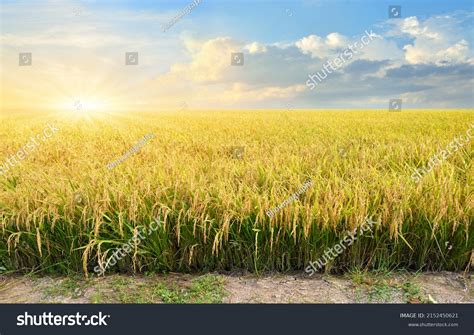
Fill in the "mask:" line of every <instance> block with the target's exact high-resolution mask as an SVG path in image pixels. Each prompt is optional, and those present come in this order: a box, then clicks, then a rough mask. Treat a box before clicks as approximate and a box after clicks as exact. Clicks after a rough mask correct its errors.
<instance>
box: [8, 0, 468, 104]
mask: <svg viewBox="0 0 474 335" xmlns="http://www.w3.org/2000/svg"><path fill="white" fill-rule="evenodd" d="M191 2H192V1H190V0H187V1H181V0H179V1H178V0H176V1H53V0H46V1H21V0H18V1H2V5H1V7H0V15H1V19H2V26H1V31H0V33H1V34H0V39H1V50H0V53H1V56H2V59H1V66H2V67H1V73H0V74H1V76H2V84H3V85H2V86H3V87H4V89H3V90H2V96H3V99H2V100H3V101H4V103H3V104H2V107H15V106H17V107H20V105H21V103H25V102H24V101H25V100H28V101H29V103H30V104H33V105H36V106H41V107H45V108H47V106H50V105H53V104H54V105H55V106H59V105H60V106H66V105H68V104H71V103H72V102H75V101H77V100H78V99H82V100H84V101H87V100H89V101H91V103H90V105H91V106H92V105H98V104H101V105H103V106H106V105H108V106H113V108H116V109H117V108H124V109H125V108H147V109H148V108H149V109H167V108H178V107H179V106H180V105H183V104H186V105H187V106H189V108H217V109H219V108H221V109H222V108H385V107H386V106H387V104H388V100H389V99H392V98H400V99H402V100H403V104H404V106H405V107H412V108H472V107H473V102H474V99H473V89H472V88H473V73H474V72H473V69H474V57H473V52H472V46H473V43H474V34H473V32H474V31H473V17H474V10H473V9H474V2H473V1H425V0H423V1H413V0H412V1H397V2H396V3H394V2H385V1H326V0H320V1H311V0H302V1H216V0H202V1H200V2H199V1H198V2H199V3H198V4H197V5H195V6H194V8H192V9H191V10H190V12H189V13H187V14H185V15H184V16H183V17H181V18H180V19H179V20H178V21H177V22H175V23H174V24H173V25H172V26H171V27H170V28H169V29H168V30H166V31H165V32H163V31H162V27H163V25H164V24H166V23H168V22H170V20H172V19H173V18H174V17H175V16H176V15H178V14H179V13H180V12H181V11H183V10H184V9H185V8H186V7H187V6H189V5H190V3H191ZM389 5H401V8H402V10H401V13H402V16H401V18H396V19H389V18H388V6H389ZM366 31H368V32H372V34H373V36H376V37H377V38H375V39H373V41H372V40H371V41H370V43H369V44H367V45H364V46H363V48H360V49H358V50H357V53H354V55H353V56H354V57H351V59H350V60H347V63H346V62H344V65H343V66H340V67H338V68H337V69H335V70H333V71H331V73H330V74H329V75H328V76H327V77H326V78H325V79H324V80H323V81H322V82H319V83H318V85H317V87H315V88H313V89H312V88H311V87H310V85H308V82H307V80H308V76H309V75H313V74H315V73H319V74H321V73H322V72H321V71H322V69H323V68H324V65H325V64H327V62H334V59H335V58H337V57H338V55H341V54H342V53H343V51H344V50H346V49H347V47H348V45H350V44H351V43H355V42H357V41H359V40H360V38H361V37H362V36H363V35H364V34H365V32H366ZM128 51H134V52H135V51H136V52H138V53H139V64H138V65H136V66H125V64H124V60H123V58H124V54H125V52H128ZM20 52H31V53H32V54H33V66H31V67H29V68H26V67H19V66H18V54H19V53H20ZM232 52H242V53H243V54H244V65H243V66H232V65H231V64H230V57H231V53H232ZM45 81H47V82H48V85H44V82H45ZM35 83H38V85H39V83H42V86H41V87H33V91H35V92H37V94H36V95H33V96H31V95H32V94H31V91H32V86H35V85H36V84H35ZM26 96H28V99H26V98H25V97H26ZM92 101H93V102H92ZM288 106H291V107H288Z"/></svg>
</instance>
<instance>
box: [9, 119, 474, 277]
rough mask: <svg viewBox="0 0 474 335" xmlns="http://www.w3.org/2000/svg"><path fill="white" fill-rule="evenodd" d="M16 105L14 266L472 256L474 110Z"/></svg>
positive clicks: (381, 261) (414, 260) (291, 264)
mask: <svg viewBox="0 0 474 335" xmlns="http://www.w3.org/2000/svg"><path fill="white" fill-rule="evenodd" d="M77 113H78V114H79V113H80V111H78V112H77ZM2 114H3V116H2V117H1V119H0V121H1V124H0V143H1V146H0V164H2V165H0V168H2V170H0V172H3V174H2V175H0V219H1V226H0V227H1V229H0V271H2V269H3V271H9V270H20V271H30V270H44V271H54V272H63V273H66V272H70V271H84V272H86V273H87V272H95V273H104V272H116V271H196V270H198V271H211V270H233V269H247V270H250V271H267V270H279V271H286V270H303V269H305V268H306V267H307V266H308V264H309V262H310V261H317V260H320V259H321V258H322V256H323V254H324V252H325V251H326V249H327V248H333V247H334V246H335V245H336V244H338V243H339V242H340V241H341V240H343V239H344V238H345V237H347V235H348V231H354V228H357V227H361V226H362V225H363V224H364V221H365V219H366V218H367V217H371V218H372V219H373V220H374V221H376V222H377V223H376V224H375V225H374V226H373V227H371V230H369V231H359V233H358V236H357V239H356V240H354V241H353V243H352V244H351V245H347V244H346V245H345V248H344V250H343V252H340V253H339V252H338V254H337V257H333V258H331V259H330V260H327V258H326V260H327V262H326V265H325V267H324V269H323V270H325V271H331V270H333V271H344V270H347V269H353V268H372V269H373V268H385V269H392V268H407V269H417V270H418V269H423V270H441V269H445V270H465V269H467V268H468V267H469V262H470V259H471V257H472V254H473V248H474V238H473V233H474V230H473V227H472V223H473V217H474V215H473V204H474V198H473V194H474V192H473V175H474V174H473V172H474V171H473V166H472V156H473V150H472V141H470V142H469V141H465V142H462V141H461V143H463V145H458V146H457V150H453V152H452V153H450V154H449V155H448V156H447V157H446V156H445V157H444V158H443V159H442V161H438V163H439V164H437V165H436V166H434V168H432V169H431V171H427V168H426V167H427V166H428V165H429V164H428V161H429V160H430V159H431V158H432V157H433V155H435V154H437V153H438V152H440V150H442V149H445V148H446V147H448V145H449V144H450V143H451V144H452V142H453V140H455V139H456V138H458V137H459V136H464V137H465V138H468V137H466V136H467V135H466V133H467V131H468V130H469V129H472V128H471V127H474V125H473V124H474V113H473V111H472V110H456V111H447V110H446V111H422V110H404V111H402V112H388V111H380V110H378V111H377V110H372V111H355V110H354V111H225V112H217V111H212V112H211V111H209V112H204V111H194V112H193V111H177V112H157V113H144V112H142V113H128V114H109V115H97V116H88V117H79V116H76V117H71V116H66V114H54V113H49V114H44V113H43V114H41V113H39V112H38V113H33V112H32V113H19V112H16V113H15V112H11V113H7V112H2ZM51 126H52V127H51ZM48 127H49V133H50V134H51V135H50V137H48V138H46V137H44V136H43V134H46V130H45V129H46V128H48ZM51 129H54V130H53V131H51ZM38 134H40V135H41V136H43V137H44V138H41V139H39V140H38V143H35V144H37V145H33V144H32V143H30V142H31V141H32V140H31V139H30V138H31V137H32V136H33V137H34V136H36V135H38ZM38 138H39V137H38ZM27 144H30V145H29V146H28V145H27ZM22 148H23V149H22ZM19 150H23V151H24V153H23V154H19V153H18V151H19ZM127 152H128V154H127ZM124 155H125V156H124ZM12 156H15V158H14V159H12V158H11V157H12ZM20 156H21V157H20ZM7 160H9V162H8V161H7ZM113 162H114V163H113ZM112 163H113V164H112ZM415 168H424V170H423V173H422V174H418V175H416V176H417V177H416V176H415V175H413V174H414V171H415ZM419 171H421V170H419ZM294 194H297V196H293V195H294ZM289 198H290V199H289ZM288 199H289V200H288ZM282 204H284V206H280V205H282ZM279 206H280V208H277V207H279ZM269 210H273V212H268V213H270V214H271V215H268V214H267V211H269ZM346 247H347V249H346Z"/></svg>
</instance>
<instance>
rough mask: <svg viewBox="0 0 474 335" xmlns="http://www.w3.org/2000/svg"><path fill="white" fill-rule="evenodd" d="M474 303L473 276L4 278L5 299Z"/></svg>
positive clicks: (0, 287) (0, 295) (0, 280)
mask: <svg viewBox="0 0 474 335" xmlns="http://www.w3.org/2000/svg"><path fill="white" fill-rule="evenodd" d="M163 302H165V303H213V302H214V303H219V302H224V303H365V302H368V303H383V302H388V303H474V288H473V276H472V274H458V273H449V272H442V273H422V274H408V273H403V274H378V275H374V274H368V273H353V274H350V275H346V276H326V275H319V276H313V277H312V278H308V277H306V276H304V275H302V274H270V275H264V276H255V275H243V276H235V275H232V276H229V275H221V274H208V275H201V276H200V275H185V274H167V275H150V276H125V275H111V276H106V277H101V278H92V279H87V280H86V279H84V278H80V277H33V276H15V275H8V276H0V303H163Z"/></svg>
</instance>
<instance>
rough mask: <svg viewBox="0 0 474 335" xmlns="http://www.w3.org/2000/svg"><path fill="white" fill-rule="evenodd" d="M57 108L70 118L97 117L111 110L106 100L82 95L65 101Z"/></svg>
mask: <svg viewBox="0 0 474 335" xmlns="http://www.w3.org/2000/svg"><path fill="white" fill-rule="evenodd" d="M57 107H58V108H59V109H60V110H61V111H62V112H63V113H65V114H67V115H68V117H70V118H83V117H92V116H97V115H98V114H100V113H103V112H105V111H106V110H108V109H109V108H110V106H109V104H108V103H107V100H106V99H100V98H96V97H84V96H80V95H78V96H76V97H72V98H69V99H68V100H67V101H63V102H62V103H60V104H58V105H57Z"/></svg>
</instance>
